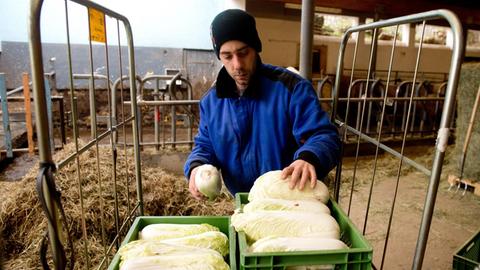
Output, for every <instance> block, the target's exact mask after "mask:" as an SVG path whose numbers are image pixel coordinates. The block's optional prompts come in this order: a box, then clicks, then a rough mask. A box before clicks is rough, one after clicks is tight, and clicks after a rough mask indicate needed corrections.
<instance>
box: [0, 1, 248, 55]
mask: <svg viewBox="0 0 480 270" xmlns="http://www.w3.org/2000/svg"><path fill="white" fill-rule="evenodd" d="M94 2H97V3H99V4H100V5H103V6H105V7H106V8H108V9H110V10H113V11H115V12H117V13H120V14H122V15H124V16H125V17H127V18H128V20H129V21H130V24H131V26H132V31H133V35H134V42H135V45H136V46H155V47H174V48H191V49H211V48H212V46H211V41H210V23H211V21H212V19H213V18H214V17H215V15H216V14H217V13H219V12H220V11H222V10H224V9H226V8H242V9H245V0H208V1H200V0H176V1H166V0H161V1H159V0H136V1H131V0H95V1H94ZM29 5H30V1H29V0H0V41H20V42H27V41H28V29H27V26H28V14H29ZM68 5H69V11H68V12H69V17H70V18H71V20H70V21H69V23H70V35H71V37H70V38H71V42H72V43H83V44H85V43H88V28H87V27H88V22H87V15H86V10H85V8H83V7H80V6H78V5H77V4H75V3H73V2H68ZM115 24H116V22H114V21H113V20H109V19H108V18H107V34H109V29H111V28H110V25H115ZM115 29H116V28H115ZM65 32H66V30H65V7H64V1H63V0H62V1H61V0H45V1H44V5H43V8H42V41H43V42H47V43H65V41H66V34H65ZM111 32H112V33H110V34H112V37H115V39H116V36H115V35H116V33H115V31H111ZM108 40H111V38H110V35H109V36H108Z"/></svg>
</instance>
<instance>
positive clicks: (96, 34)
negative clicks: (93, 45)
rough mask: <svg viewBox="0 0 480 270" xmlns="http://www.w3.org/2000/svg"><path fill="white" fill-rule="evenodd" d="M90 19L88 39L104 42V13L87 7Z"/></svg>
mask: <svg viewBox="0 0 480 270" xmlns="http://www.w3.org/2000/svg"><path fill="white" fill-rule="evenodd" d="M88 15H89V16H88V17H89V19H90V40H91V41H97V42H102V43H105V41H106V39H107V38H106V35H105V14H104V13H103V12H101V11H98V10H96V9H93V8H88Z"/></svg>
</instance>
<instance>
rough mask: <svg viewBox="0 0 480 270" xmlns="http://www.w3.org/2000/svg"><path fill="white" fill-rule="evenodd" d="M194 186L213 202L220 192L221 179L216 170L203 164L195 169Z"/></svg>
mask: <svg viewBox="0 0 480 270" xmlns="http://www.w3.org/2000/svg"><path fill="white" fill-rule="evenodd" d="M195 185H196V186H197V189H198V191H200V193H202V194H203V195H205V196H207V197H208V199H209V200H214V199H215V198H216V197H217V196H218V195H220V192H221V190H222V177H221V176H220V173H219V171H218V170H217V168H215V167H214V166H212V165H210V164H204V165H201V166H198V167H197V168H196V171H195Z"/></svg>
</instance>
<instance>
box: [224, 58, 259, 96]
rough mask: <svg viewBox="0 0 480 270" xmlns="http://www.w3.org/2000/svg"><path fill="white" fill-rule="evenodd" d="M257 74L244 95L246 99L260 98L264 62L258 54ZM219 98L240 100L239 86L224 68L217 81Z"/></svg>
mask: <svg viewBox="0 0 480 270" xmlns="http://www.w3.org/2000/svg"><path fill="white" fill-rule="evenodd" d="M256 65H257V66H256V68H255V73H254V74H253V76H252V78H251V81H250V84H249V85H248V87H247V89H245V92H244V93H243V96H244V97H249V98H257V97H259V96H260V74H261V73H262V68H263V64H262V60H261V59H260V56H259V55H258V54H257V62H256ZM215 87H216V89H217V97H218V98H238V97H240V96H239V95H238V92H237V85H236V84H235V81H234V80H233V78H232V77H231V76H230V75H229V74H228V72H227V69H226V68H225V67H222V69H220V71H219V72H218V76H217V81H216V83H215Z"/></svg>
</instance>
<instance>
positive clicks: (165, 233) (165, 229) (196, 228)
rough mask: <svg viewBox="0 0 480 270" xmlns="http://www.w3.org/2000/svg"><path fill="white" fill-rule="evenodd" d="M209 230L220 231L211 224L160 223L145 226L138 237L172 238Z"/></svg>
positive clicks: (144, 238) (146, 238) (147, 238)
mask: <svg viewBox="0 0 480 270" xmlns="http://www.w3.org/2000/svg"><path fill="white" fill-rule="evenodd" d="M208 231H219V229H218V228H217V227H215V226H212V225H210V224H206V223H205V224H171V223H158V224H150V225H147V226H145V227H144V228H143V229H142V230H141V231H140V232H139V233H138V239H143V240H163V239H170V238H179V237H184V236H189V235H194V234H199V233H203V232H208Z"/></svg>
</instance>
